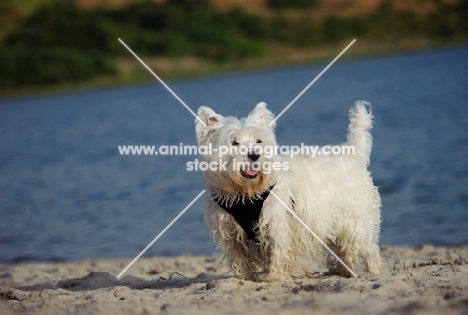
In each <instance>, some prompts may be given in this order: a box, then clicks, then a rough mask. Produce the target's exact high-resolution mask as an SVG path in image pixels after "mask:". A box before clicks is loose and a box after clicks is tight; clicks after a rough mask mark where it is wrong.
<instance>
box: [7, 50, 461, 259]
mask: <svg viewBox="0 0 468 315" xmlns="http://www.w3.org/2000/svg"><path fill="white" fill-rule="evenodd" d="M358 44H359V43H358ZM337 53H338V52H337ZM326 64H327V63H314V64H304V65H299V66H294V67H284V68H277V69H271V70H263V71H252V72H241V73H236V74H225V75H217V76H211V77H204V78H195V79H185V80H177V81H168V82H167V83H168V84H169V85H170V86H171V87H172V88H173V90H174V91H175V92H176V93H177V94H178V95H179V96H180V97H181V98H182V99H183V100H184V101H185V102H186V103H187V104H188V105H189V106H191V108H192V109H193V110H194V111H196V110H197V108H198V106H200V105H207V106H210V107H212V108H213V109H215V110H216V111H218V112H219V113H221V114H223V115H237V116H239V117H242V116H244V115H246V114H247V113H248V112H249V111H250V110H251V109H252V108H253V107H254V105H255V104H256V103H258V102H260V101H265V102H267V103H268V105H269V108H270V109H271V110H272V111H273V112H275V113H276V114H278V113H279V112H280V111H281V110H282V109H283V108H284V107H285V106H286V105H287V104H288V103H289V102H290V101H291V100H292V99H293V98H294V97H295V96H296V95H297V94H298V93H299V92H300V91H301V90H302V89H303V88H304V87H305V86H306V85H307V84H308V83H309V82H310V81H311V80H312V79H313V78H314V77H315V76H316V75H317V74H318V73H319V72H320V71H321V70H322V69H323V68H324V67H325V66H326ZM467 79H468V46H458V47H452V48H444V49H436V50H430V51H419V52H412V53H399V54H391V55H386V56H379V57H373V58H362V59H352V60H345V59H341V60H339V61H338V62H337V63H336V64H335V65H333V66H332V67H331V68H330V69H329V70H328V71H327V72H326V73H325V74H324V75H323V76H322V77H321V78H320V79H319V80H318V81H317V82H316V83H315V84H314V85H313V86H312V87H311V88H310V89H309V90H308V92H307V93H306V94H304V95H303V96H302V97H301V98H300V99H299V100H298V101H297V102H296V103H295V104H294V105H293V106H292V107H291V108H290V109H289V110H288V111H287V112H286V113H285V114H284V115H283V116H282V117H281V118H280V119H279V120H278V128H277V138H278V142H279V144H285V145H286V144H287V145H295V144H300V143H302V142H303V143H308V144H319V145H324V144H328V143H340V142H342V141H344V140H345V133H346V129H347V126H348V120H347V113H348V109H349V107H350V106H351V105H352V103H353V102H354V101H355V100H358V99H364V100H367V101H369V102H371V103H372V104H373V110H374V114H375V117H376V119H375V128H374V130H373V135H374V140H375V144H374V147H373V153H372V157H371V170H372V173H373V177H374V180H375V183H376V185H377V186H379V190H380V192H381V194H382V199H383V209H382V214H383V222H382V237H381V243H382V244H391V245H416V244H421V243H430V244H434V245H446V244H458V243H462V242H468V163H467V158H468V85H467ZM193 125H194V118H193V116H192V115H191V114H190V113H189V112H188V111H187V110H186V109H185V108H184V107H183V106H182V105H180V103H178V102H177V100H175V99H174V98H173V97H172V95H170V94H169V93H168V92H167V91H166V90H165V89H164V87H162V86H161V85H159V84H156V83H147V84H141V85H134V86H122V87H115V88H106V89H94V90H85V91H77V92H65V93H56V94H47V95H40V96H30V97H24V98H13V99H3V100H0V134H1V136H0V262H14V261H19V260H49V259H57V260H63V259H82V258H88V257H134V256H136V255H137V254H138V253H139V252H140V251H141V250H142V249H143V248H144V247H145V246H146V245H147V244H148V243H150V242H151V240H153V238H154V237H155V236H156V235H157V234H158V233H159V232H160V231H161V230H162V229H163V228H164V227H165V226H166V225H167V224H168V223H169V222H170V221H171V220H172V219H173V218H174V217H175V216H176V215H177V214H178V213H179V212H180V211H181V210H182V209H183V208H184V207H186V205H187V204H188V203H189V202H190V201H191V200H192V199H193V198H195V196H197V194H198V193H199V192H200V191H201V190H202V189H204V182H203V178H202V175H201V174H200V173H199V172H188V171H187V170H186V163H187V162H188V161H192V160H194V159H195V158H196V157H195V156H161V155H158V156H120V155H119V151H118V148H117V146H118V145H155V146H159V145H176V144H179V143H184V144H195V143H196V140H195V134H194V128H193ZM202 207H203V202H202V201H201V200H199V201H197V202H196V203H195V204H194V205H193V206H192V207H191V208H190V209H189V210H188V211H187V213H185V214H184V215H183V216H182V218H181V219H180V220H178V221H177V222H176V223H175V224H174V225H173V226H172V227H171V228H170V229H169V230H168V231H167V232H166V233H165V234H164V235H163V236H162V237H161V238H160V239H159V240H158V241H157V242H156V243H155V244H154V245H153V246H152V247H151V248H150V249H149V250H148V251H147V254H146V255H179V254H184V253H191V254H210V253H213V252H215V251H216V250H217V249H216V246H215V244H214V242H213V241H212V240H211V238H210V236H209V233H208V230H207V228H205V226H204V223H203V211H202Z"/></svg>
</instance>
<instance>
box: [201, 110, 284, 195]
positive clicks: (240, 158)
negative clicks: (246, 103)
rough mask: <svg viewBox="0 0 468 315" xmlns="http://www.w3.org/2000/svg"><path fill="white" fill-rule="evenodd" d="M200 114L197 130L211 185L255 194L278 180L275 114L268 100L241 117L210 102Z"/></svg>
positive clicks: (231, 190) (206, 176)
mask: <svg viewBox="0 0 468 315" xmlns="http://www.w3.org/2000/svg"><path fill="white" fill-rule="evenodd" d="M198 117H199V118H200V120H198V119H197V120H196V121H195V125H196V126H195V130H196V134H197V140H198V145H199V147H200V148H199V151H201V153H202V154H201V155H202V159H203V161H204V163H205V169H206V170H204V169H203V171H204V175H205V178H206V180H207V181H208V182H209V184H210V185H213V186H215V187H217V188H220V189H223V190H225V191H227V192H228V193H230V194H234V195H237V194H239V193H240V194H243V195H245V196H249V197H252V196H254V195H256V194H259V193H261V192H263V191H265V190H266V189H268V188H269V187H270V186H271V185H273V184H274V183H275V182H276V171H275V169H277V168H278V163H279V162H278V161H276V154H275V152H274V150H275V149H276V139H275V134H274V127H275V124H272V125H271V126H270V123H271V122H272V121H273V119H274V115H273V114H272V113H271V112H270V111H269V110H268V109H267V107H266V104H265V103H259V104H257V106H255V108H254V110H253V111H252V112H251V113H250V114H249V115H248V116H247V117H245V118H242V119H240V120H239V119H237V118H235V117H231V116H229V117H223V116H222V115H220V114H217V113H215V112H214V111H213V110H212V109H211V108H209V107H206V106H202V107H200V108H199V109H198ZM201 121H202V122H204V123H205V125H204V124H202V123H201ZM210 149H211V151H210ZM275 162H276V163H275Z"/></svg>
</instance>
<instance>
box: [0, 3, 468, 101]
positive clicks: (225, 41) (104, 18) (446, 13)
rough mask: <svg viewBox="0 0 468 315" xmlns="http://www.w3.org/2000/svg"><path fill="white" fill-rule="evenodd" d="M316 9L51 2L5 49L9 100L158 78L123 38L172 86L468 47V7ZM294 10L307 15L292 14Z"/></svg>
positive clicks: (3, 90) (3, 89)
mask: <svg viewBox="0 0 468 315" xmlns="http://www.w3.org/2000/svg"><path fill="white" fill-rule="evenodd" d="M317 3H320V2H319V1H318V0H316V1H297V3H296V2H294V3H293V2H288V1H273V2H272V3H271V8H270V11H269V12H270V13H269V15H267V16H266V15H261V14H260V15H255V14H253V13H248V12H246V11H243V9H241V8H234V9H230V10H223V11H221V10H219V9H218V8H217V7H216V6H214V5H213V4H212V3H211V2H209V1H208V0H170V1H165V2H162V3H154V2H142V3H136V4H132V5H130V6H125V7H121V8H118V9H112V10H111V9H103V8H97V9H93V10H84V9H82V8H80V7H78V6H77V5H76V3H75V2H74V1H73V0H61V1H54V0H50V1H47V2H44V4H43V5H42V6H38V8H37V9H34V10H32V13H30V14H29V15H28V16H27V17H24V18H21V19H20V20H19V21H17V23H16V24H17V25H16V27H15V28H14V29H13V30H10V31H9V32H8V34H6V35H5V36H4V37H3V39H2V41H1V42H0V64H2V65H3V67H1V68H0V95H15V94H20V93H27V92H36V91H51V90H62V89H69V88H82V87H89V86H102V85H114V84H124V83H135V82H143V81H147V80H151V79H153V78H152V77H151V75H150V74H149V73H148V72H147V70H146V69H144V68H143V67H142V66H141V65H140V64H139V63H138V61H137V60H135V59H134V58H133V56H131V55H130V54H129V53H128V51H127V50H126V49H125V48H124V47H123V46H122V45H121V44H120V43H119V42H118V41H117V38H119V37H120V38H122V39H123V40H124V41H125V42H126V43H127V44H128V45H129V46H130V47H132V48H133V49H134V50H135V52H136V53H137V54H138V55H139V56H140V57H142V58H143V59H144V60H145V61H146V62H147V64H148V65H149V66H150V67H151V68H152V69H153V70H154V71H155V72H157V73H158V74H159V75H160V76H162V77H163V78H165V79H172V78H177V77H187V76H195V75H207V74H213V73H220V72H226V71H239V70H244V69H259V68H266V67H273V66H280V65H287V64H294V63H302V62H309V61H315V60H325V59H330V58H333V57H334V56H335V55H336V54H337V53H338V52H339V51H341V50H342V49H343V48H344V47H345V45H346V44H347V43H349V42H350V41H351V40H352V39H353V38H357V39H358V43H357V44H356V45H355V46H354V47H352V49H351V50H350V51H349V52H347V53H346V55H345V57H353V56H367V55H374V54H379V53H384V52H391V51H399V50H409V49H420V48H427V47H433V46H439V45H445V44H450V43H457V42H468V25H467V24H466V22H464V21H466V20H467V19H468V0H461V1H458V2H453V3H450V4H447V3H445V2H443V1H435V3H436V5H437V10H435V11H433V12H432V13H426V14H417V13H412V12H404V11H403V12H402V11H398V10H396V9H395V8H394V7H393V6H392V2H390V1H383V2H382V4H381V5H380V7H378V8H377V9H376V10H374V11H373V12H371V13H368V14H366V15H362V16H359V17H357V16H347V17H339V16H328V17H325V18H323V19H320V20H316V19H314V18H313V17H312V16H313V15H311V14H310V12H313V10H314V6H316V5H317ZM290 4H295V6H298V5H301V6H304V7H306V8H307V9H298V8H297V7H293V8H285V7H284V6H285V5H290ZM3 10H7V9H5V8H4V9H3ZM291 10H293V11H291ZM294 10H295V11H294ZM7 11H8V10H7ZM291 12H295V14H291ZM0 14H1V11H0ZM10 26H11V25H10Z"/></svg>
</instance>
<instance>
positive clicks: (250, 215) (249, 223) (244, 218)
mask: <svg viewBox="0 0 468 315" xmlns="http://www.w3.org/2000/svg"><path fill="white" fill-rule="evenodd" d="M273 187H275V185H273V186H271V187H270V188H269V189H268V190H266V191H265V192H263V193H262V194H261V195H260V198H251V199H250V198H243V197H242V196H240V195H239V196H238V197H237V198H236V200H234V202H233V203H232V204H231V205H228V202H227V201H221V200H219V199H218V198H215V197H214V196H213V200H214V201H215V202H216V203H217V204H218V205H219V206H220V207H221V208H223V209H224V210H226V211H227V212H228V213H229V214H230V215H232V216H233V217H234V219H235V220H236V221H237V223H239V225H240V226H241V227H242V228H243V229H244V231H245V232H246V233H247V238H248V239H251V240H253V241H255V242H258V239H257V231H256V230H257V224H258V220H259V218H260V212H261V211H262V208H263V203H264V202H265V200H266V199H267V197H268V195H270V190H272V189H273Z"/></svg>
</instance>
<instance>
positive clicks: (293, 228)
mask: <svg viewBox="0 0 468 315" xmlns="http://www.w3.org/2000/svg"><path fill="white" fill-rule="evenodd" d="M198 117H199V118H200V119H201V120H202V121H203V122H204V123H205V124H206V126H204V125H203V124H202V123H200V121H199V120H196V121H195V124H196V135H197V140H198V144H199V146H201V145H208V144H210V143H211V144H212V146H213V148H217V147H218V146H221V145H223V146H231V145H233V144H232V143H233V141H235V142H234V145H237V143H239V145H245V146H247V145H249V144H252V145H254V146H256V145H262V146H267V145H269V146H274V145H276V139H275V134H274V127H275V124H273V125H272V126H271V127H270V126H269V124H270V122H272V121H273V119H274V115H273V114H272V113H271V112H270V111H269V110H268V109H267V108H266V104H265V103H259V104H258V105H257V106H256V107H255V109H254V110H253V111H252V112H251V113H250V114H249V115H248V117H246V118H243V119H241V120H238V119H237V118H234V117H223V116H221V115H220V114H217V113H215V112H214V111H213V110H212V109H211V108H209V107H205V106H202V107H200V108H199V110H198ZM349 119H350V125H349V129H348V135H347V140H348V141H347V142H346V143H345V144H346V145H353V146H355V150H356V151H355V152H356V153H355V155H326V156H325V155H317V156H315V157H311V156H294V157H288V156H280V155H274V156H272V157H271V158H267V157H266V156H265V155H261V156H260V158H259V160H258V161H259V162H262V163H263V162H273V161H281V162H288V163H289V170H288V171H276V172H275V171H273V172H271V173H270V174H264V173H263V172H259V173H258V176H257V177H256V178H248V177H246V176H244V175H243V170H242V169H239V168H237V169H235V170H233V169H232V167H229V168H228V170H224V171H220V170H218V171H212V170H207V171H205V172H204V177H205V179H206V181H207V186H208V187H207V188H208V193H209V198H208V200H207V203H206V207H205V223H206V225H207V226H208V228H209V229H210V230H211V232H212V235H213V237H214V239H215V241H216V242H217V244H218V245H219V247H220V248H221V249H222V250H223V252H224V254H225V258H227V260H228V262H229V264H230V267H231V268H232V269H233V271H234V272H235V275H236V276H237V277H239V278H243V279H246V280H256V281H284V280H287V279H289V271H290V268H291V267H292V266H293V264H294V263H295V260H296V258H297V257H298V256H299V255H301V256H307V257H310V256H312V255H313V254H315V253H317V252H320V251H322V246H321V244H320V243H319V242H318V241H317V240H316V239H315V238H314V237H313V236H312V235H311V234H310V233H309V232H308V231H307V230H306V229H305V228H304V227H303V226H302V225H301V224H300V223H299V222H298V221H297V219H296V218H294V217H293V216H292V215H291V214H290V213H289V212H288V211H287V209H285V207H284V206H283V205H282V204H281V203H280V202H279V201H278V200H277V199H276V198H275V196H273V195H272V194H270V196H269V197H268V198H267V199H266V200H265V202H264V205H263V208H262V211H261V214H260V219H259V222H258V226H257V235H258V237H257V238H258V241H259V242H258V243H257V242H254V241H252V240H248V239H247V234H246V232H245V231H244V230H243V229H242V228H241V227H240V226H239V224H238V223H237V221H236V220H235V219H234V218H233V217H232V216H231V215H230V214H229V213H227V212H226V211H225V210H224V209H222V208H221V207H220V206H219V205H218V204H217V203H216V202H214V201H213V197H217V198H219V199H221V200H224V201H226V202H228V203H229V202H232V201H233V200H235V199H236V198H238V196H242V197H243V198H254V197H258V196H259V195H260V194H262V193H263V192H264V191H266V190H268V189H269V188H270V187H271V186H272V185H274V188H273V189H272V191H273V192H274V193H275V194H276V195H277V196H278V197H279V198H281V200H282V201H283V202H284V203H286V204H287V205H288V206H289V207H290V208H291V209H293V211H294V212H295V213H296V214H297V215H298V216H299V217H300V218H301V219H302V220H303V221H304V222H305V223H306V224H307V226H308V227H309V228H310V229H311V230H312V231H314V232H315V233H316V235H317V236H318V237H319V238H320V239H321V240H323V241H324V242H326V243H327V244H328V245H329V246H330V248H332V249H333V251H334V252H335V253H336V254H337V255H338V256H339V257H340V258H341V259H342V260H343V261H344V262H345V263H346V264H347V266H349V267H350V268H351V269H352V270H354V269H355V268H357V267H358V266H359V263H358V262H359V258H360V256H362V257H363V258H364V261H365V264H366V267H367V270H368V271H369V272H371V273H374V274H380V273H382V272H383V271H384V267H383V262H382V260H381V257H380V251H379V246H378V240H379V234H380V221H381V217H380V207H381V201H380V196H379V193H378V191H377V188H376V187H375V186H374V184H373V181H372V178H371V177H370V173H369V171H368V169H367V167H368V165H369V155H370V152H371V147H372V136H371V134H370V132H369V130H370V129H371V128H372V122H373V116H372V113H371V110H370V104H369V103H367V102H364V101H357V102H356V103H355V105H354V107H352V108H351V110H350V112H349ZM258 140H260V141H261V143H257V141H258ZM202 158H203V160H205V161H207V162H210V161H218V160H219V157H218V154H212V155H206V156H202ZM221 159H222V160H223V161H225V162H227V163H228V165H229V166H231V165H232V163H233V161H234V160H235V161H237V162H239V161H243V162H249V161H250V162H252V161H251V160H250V159H249V157H248V156H247V155H239V154H237V155H235V154H233V155H230V154H227V155H224V156H223V157H222V158H221ZM244 174H245V173H244ZM336 270H337V272H338V273H339V274H341V275H344V276H349V275H350V274H349V272H348V270H346V269H345V268H344V267H343V266H341V265H340V264H338V263H336Z"/></svg>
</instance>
